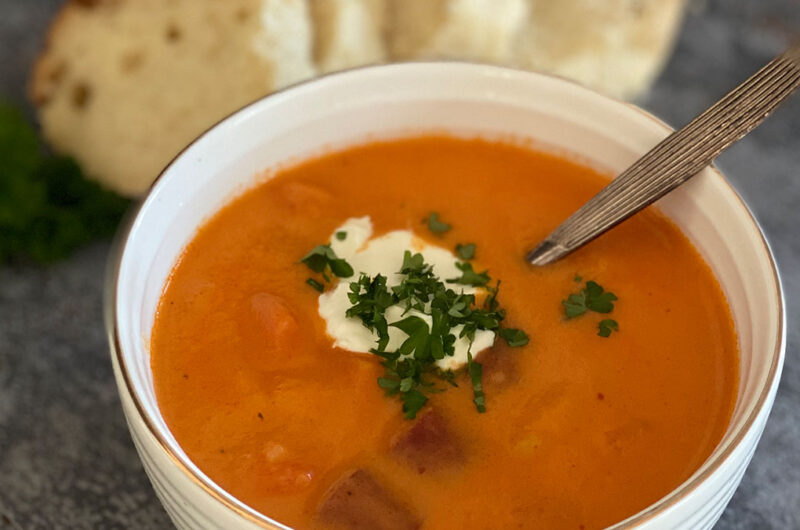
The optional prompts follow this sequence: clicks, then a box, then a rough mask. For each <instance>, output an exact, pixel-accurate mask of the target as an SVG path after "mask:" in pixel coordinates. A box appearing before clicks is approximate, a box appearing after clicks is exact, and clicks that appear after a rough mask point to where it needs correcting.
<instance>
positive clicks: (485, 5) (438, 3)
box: [387, 0, 561, 64]
mask: <svg viewBox="0 0 800 530" xmlns="http://www.w3.org/2000/svg"><path fill="white" fill-rule="evenodd" d="M387 1H388V16H389V19H390V20H391V24H390V29H389V31H388V40H389V47H390V50H391V55H392V58H393V59H398V60H407V59H465V60H473V61H485V62H492V63H501V64H511V63H512V62H513V61H514V59H515V56H516V43H517V41H518V40H519V37H520V33H521V31H522V29H523V27H524V25H525V21H526V20H527V16H526V15H527V7H528V6H527V1H526V0H387ZM559 1H561V0H559Z"/></svg>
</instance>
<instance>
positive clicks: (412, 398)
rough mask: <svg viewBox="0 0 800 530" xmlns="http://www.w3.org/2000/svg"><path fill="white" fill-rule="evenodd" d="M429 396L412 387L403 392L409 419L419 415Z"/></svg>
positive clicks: (404, 407) (404, 408) (406, 416)
mask: <svg viewBox="0 0 800 530" xmlns="http://www.w3.org/2000/svg"><path fill="white" fill-rule="evenodd" d="M427 402H428V398H427V397H425V394H423V393H422V392H420V391H419V390H416V389H412V390H409V391H408V392H406V393H404V394H403V412H404V413H405V414H404V417H405V418H406V419H407V420H413V419H414V418H416V417H417V412H419V410H420V409H421V408H422V407H424V406H425V403H427Z"/></svg>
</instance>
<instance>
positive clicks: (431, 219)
mask: <svg viewBox="0 0 800 530" xmlns="http://www.w3.org/2000/svg"><path fill="white" fill-rule="evenodd" d="M426 221H427V222H428V229H429V230H430V231H431V232H433V233H434V234H436V235H437V236H440V235H442V234H444V233H445V232H447V231H448V230H450V229H451V228H453V227H452V226H450V225H449V224H447V223H445V222H444V221H442V220H440V219H439V214H438V213H436V212H431V213H430V215H428V218H427V219H426Z"/></svg>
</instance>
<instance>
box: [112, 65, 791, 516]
mask: <svg viewBox="0 0 800 530" xmlns="http://www.w3.org/2000/svg"><path fill="white" fill-rule="evenodd" d="M432 130H433V131H447V132H450V133H453V134H456V135H468V136H474V135H480V136H484V137H490V138H497V137H508V136H512V137H515V138H532V139H535V140H538V141H540V142H543V143H545V144H547V145H549V146H551V147H552V148H553V149H556V150H563V151H566V152H570V153H574V154H576V155H578V156H580V157H583V158H585V159H587V160H590V161H592V162H593V163H595V164H597V165H599V166H600V167H604V168H607V169H609V170H611V171H613V172H619V171H621V170H622V169H624V168H625V167H626V166H627V165H628V164H630V163H631V162H632V161H634V160H635V159H636V158H638V157H639V156H640V155H641V154H643V153H644V152H645V151H647V150H648V148H650V147H652V146H653V145H654V144H655V143H657V142H658V141H659V140H660V139H662V138H663V137H664V136H666V135H667V134H668V133H669V132H670V129H669V127H667V126H666V125H664V124H663V123H661V122H660V121H658V120H657V119H655V118H653V117H652V116H650V115H648V114H647V113H645V112H643V111H641V110H639V109H638V108H636V107H634V106H631V105H627V104H625V103H621V102H618V101H615V100H612V99H609V98H607V97H604V96H601V95H599V94H596V93H594V92H592V91H590V90H588V89H585V88H583V87H580V86H578V85H575V84H572V83H570V82H567V81H564V80H561V79H555V78H552V77H547V76H543V75H537V74H533V73H527V72H521V71H515V70H510V69H504V68H498V67H491V66H482V65H471V64H461V63H415V64H401V65H391V66H379V67H372V68H365V69H359V70H353V71H348V72H344V73H339V74H334V75H330V76H327V77H323V78H320V79H317V80H314V81H310V82H307V83H304V84H301V85H298V86H295V87H292V88H290V89H288V90H285V91H283V92H279V93H276V94H273V95H271V96H269V97H267V98H265V99H262V100H260V101H258V102H256V103H254V104H252V105H250V106H248V107H246V108H244V109H243V110H241V111H239V112H237V113H236V114H234V115H233V116H231V117H229V118H227V119H226V120H224V121H222V122H221V123H220V124H218V125H217V126H215V127H214V128H212V129H211V130H210V131H208V132H207V133H205V134H204V135H203V136H201V137H200V138H199V139H198V140H197V141H195V142H194V143H193V144H192V145H190V146H189V147H188V148H187V149H186V150H185V151H184V152H183V153H181V154H180V156H178V157H177V158H176V159H175V161H173V162H172V164H170V165H169V167H167V169H166V170H165V171H164V173H163V174H162V175H161V177H160V178H159V179H158V181H157V182H156V184H155V185H154V186H153V188H152V189H151V190H150V193H149V195H148V196H147V198H146V199H145V200H144V202H143V203H142V204H141V206H140V208H139V210H138V212H136V215H135V217H133V218H132V219H131V221H130V223H129V225H128V226H127V227H126V228H125V229H123V231H122V232H121V233H120V235H119V238H118V244H117V250H116V252H115V254H114V258H113V259H112V260H111V262H110V266H109V274H108V288H107V291H106V292H107V299H106V315H107V316H106V320H107V322H106V323H107V328H108V337H109V342H110V344H111V352H112V359H113V363H114V372H115V374H116V379H117V384H118V386H119V391H120V395H121V398H122V405H123V409H124V411H125V415H126V417H127V420H128V424H129V426H130V430H131V434H132V436H133V440H134V442H135V444H136V447H137V449H138V451H139V454H140V456H141V458H142V461H143V463H144V466H145V470H146V471H147V473H148V475H149V476H150V480H151V481H152V483H153V486H154V487H155V490H156V492H157V493H158V496H159V497H160V499H161V501H162V502H163V503H164V506H165V508H166V509H167V512H168V513H169V515H170V517H171V518H172V520H173V521H174V522H175V524H176V525H177V526H178V527H181V528H240V527H241V528H248V527H259V526H261V527H273V528H284V527H283V526H281V525H278V524H276V523H275V522H274V521H271V520H270V519H269V518H268V517H267V516H265V515H262V514H259V513H257V512H255V511H254V510H252V509H250V508H248V507H247V506H245V505H244V504H242V503H241V502H239V501H238V500H237V499H235V498H233V497H232V496H231V495H229V494H228V493H226V492H225V491H224V490H222V489H221V488H220V487H219V486H217V485H216V484H214V483H213V482H212V481H211V479H209V478H208V477H207V476H206V475H205V474H204V473H203V472H202V471H201V470H200V469H198V468H197V466H195V465H194V464H193V463H192V462H191V461H190V460H189V458H188V457H187V456H186V454H185V453H184V452H183V451H182V450H181V447H180V446H179V445H178V443H177V441H176V440H175V438H174V437H173V435H172V434H171V433H170V431H169V429H168V428H167V425H166V424H165V422H164V419H163V418H162V416H161V414H160V412H159V409H158V404H157V402H156V396H155V393H154V390H153V378H152V374H151V371H150V356H149V353H148V342H149V336H150V329H151V326H152V324H153V317H154V313H155V310H156V304H157V303H158V299H159V296H160V295H161V292H162V289H163V287H164V284H165V281H166V278H167V275H168V274H169V272H170V270H171V268H172V266H173V264H174V263H175V262H176V259H177V258H178V256H179V255H180V253H181V251H182V250H183V248H184V246H185V245H186V244H187V243H188V242H189V241H190V239H191V238H192V237H193V235H194V234H195V231H196V229H197V228H198V226H199V225H200V224H202V223H203V221H204V220H206V219H207V218H208V217H209V216H210V215H211V214H212V213H214V212H215V211H216V210H218V209H219V208H220V207H221V206H223V205H224V204H226V203H227V202H228V201H230V200H231V199H232V198H234V197H235V196H237V195H238V194H240V193H241V192H242V191H243V190H245V189H247V188H248V187H250V186H252V185H253V184H254V183H255V181H256V175H258V174H260V173H261V172H263V171H264V170H265V169H268V168H272V167H275V166H277V165H280V164H285V163H287V162H291V161H296V160H302V159H303V158H305V157H308V156H310V155H313V154H317V153H320V152H321V151H324V150H326V149H330V148H336V147H340V146H347V145H350V144H355V143H359V142H363V141H365V140H369V139H371V138H386V137H398V136H405V135H411V134H414V133H418V132H425V131H432ZM658 206H659V207H660V208H661V209H662V210H663V211H664V212H665V213H666V214H667V215H668V216H669V217H670V218H671V219H672V220H673V221H674V222H675V223H677V225H678V226H679V227H680V228H681V229H682V230H683V231H684V233H685V234H686V235H687V236H688V237H689V238H690V239H691V240H692V242H693V243H694V245H695V246H696V247H697V248H698V249H699V251H700V252H701V253H702V255H703V256H704V257H705V259H706V260H707V262H708V263H709V265H710V266H711V268H712V269H713V270H714V272H715V274H716V276H717V278H718V279H719V280H720V283H721V284H722V287H723V289H724V291H725V294H726V295H727V297H728V301H729V303H730V306H731V310H732V312H733V317H734V320H735V323H736V329H737V332H738V336H739V347H740V351H741V367H740V369H741V381H740V388H739V393H738V397H737V400H736V406H735V410H734V413H733V418H732V420H731V424H730V427H729V428H728V430H727V432H726V434H725V436H724V438H723V440H722V441H721V442H720V444H719V446H718V447H717V448H716V450H715V451H714V452H713V453H712V454H711V456H709V458H708V460H707V461H706V462H705V463H704V464H703V465H702V466H701V467H700V469H698V470H697V472H696V473H695V474H694V475H693V476H692V477H691V478H689V479H688V480H687V481H686V482H685V483H683V484H682V485H681V486H680V487H678V488H677V489H675V490H674V491H673V492H672V493H671V494H669V495H668V496H666V497H664V498H663V499H661V500H660V501H658V502H657V503H655V504H653V505H652V506H650V507H648V508H646V509H645V510H643V511H642V512H640V513H638V514H636V515H633V516H632V517H630V518H629V519H627V520H626V521H623V522H622V523H620V525H619V526H626V525H631V526H639V527H642V528H682V529H683V528H708V527H710V526H712V525H713V523H714V522H715V521H716V520H717V519H718V518H719V516H720V514H721V513H722V511H723V509H724V508H725V505H726V504H727V503H728V501H729V499H730V497H731V495H732V494H733V491H734V489H735V488H736V486H737V485H738V484H739V481H740V480H741V478H742V475H743V473H744V471H745V468H746V467H747V464H748V462H749V461H750V458H751V457H752V455H753V452H754V450H755V447H756V443H757V442H758V439H759V438H760V436H761V432H762V430H763V428H764V423H765V422H766V420H767V415H768V414H769V411H770V408H771V407H772V402H773V399H774V396H775V392H776V390H777V387H778V380H779V378H780V372H781V367H782V364H783V358H784V347H785V346H784V344H785V322H784V308H783V298H782V293H781V287H780V281H779V278H778V274H777V271H776V268H775V263H774V261H773V259H772V256H771V254H770V250H769V248H768V246H767V243H766V241H765V240H764V237H763V235H762V233H761V231H760V230H759V227H758V225H757V224H756V222H755V220H754V219H753V217H752V215H751V214H750V212H749V211H748V209H747V207H746V206H745V205H744V203H743V202H742V201H741V199H740V198H739V197H738V195H736V193H735V192H734V191H733V190H732V189H731V188H730V186H729V185H728V184H727V183H726V182H725V180H724V179H723V177H722V176H721V175H720V174H719V173H718V172H717V171H716V170H715V169H713V168H710V169H706V170H705V171H703V172H702V173H701V174H700V175H699V176H697V177H695V178H694V179H693V181H691V182H690V183H688V184H686V185H685V186H683V187H682V188H680V189H678V190H677V191H675V192H674V193H673V194H671V195H670V196H669V197H667V198H665V199H663V200H662V201H660V202H659V203H658ZM665 259H667V257H666V256H665Z"/></svg>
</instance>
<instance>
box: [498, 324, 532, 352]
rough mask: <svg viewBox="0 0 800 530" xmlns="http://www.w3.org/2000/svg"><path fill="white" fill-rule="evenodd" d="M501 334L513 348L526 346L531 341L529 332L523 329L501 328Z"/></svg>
mask: <svg viewBox="0 0 800 530" xmlns="http://www.w3.org/2000/svg"><path fill="white" fill-rule="evenodd" d="M500 336H501V337H503V338H504V339H505V340H506V342H507V343H508V345H509V346H511V347H512V348H519V347H520V346H525V345H526V344H528V342H529V341H530V339H529V338H528V334H527V333H525V332H524V331H522V330H521V329H513V328H503V329H501V330H500Z"/></svg>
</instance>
